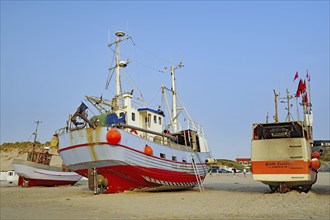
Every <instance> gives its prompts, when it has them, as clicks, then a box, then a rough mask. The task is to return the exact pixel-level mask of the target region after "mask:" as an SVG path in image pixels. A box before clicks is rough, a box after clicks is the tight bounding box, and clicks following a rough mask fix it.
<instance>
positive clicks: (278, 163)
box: [251, 78, 320, 193]
mask: <svg viewBox="0 0 330 220" xmlns="http://www.w3.org/2000/svg"><path fill="white" fill-rule="evenodd" d="M309 82H310V80H309V78H308V92H307V88H306V80H304V81H302V80H300V81H299V85H298V89H297V92H296V95H295V96H292V95H290V93H289V92H288V90H287V91H286V93H287V96H286V97H284V98H281V99H283V100H286V101H282V102H284V103H287V104H288V106H287V108H286V109H287V111H288V113H287V117H286V120H285V121H283V122H279V119H278V111H277V101H278V97H279V94H278V93H276V92H275V90H274V97H275V98H274V101H275V116H274V119H275V122H271V123H268V119H267V121H266V123H256V124H253V127H252V155H251V156H252V158H251V161H252V174H253V179H254V180H256V181H260V182H262V183H264V184H266V185H269V187H270V189H271V191H273V192H281V193H285V192H288V191H290V190H292V189H298V190H300V191H303V192H308V191H309V190H310V189H311V187H312V185H313V184H314V183H315V182H316V180H317V173H318V171H317V170H318V169H319V167H320V161H319V158H320V152H318V151H317V150H315V149H313V132H312V122H313V114H312V104H311V101H310V83H309ZM300 96H301V103H300V104H301V106H302V108H303V113H304V119H303V120H302V121H301V120H299V119H298V120H296V121H294V120H292V119H293V117H292V114H291V112H290V108H291V106H292V105H291V104H290V99H292V98H296V100H297V117H299V108H298V98H299V97H300ZM308 97H309V98H308ZM267 118H268V117H267Z"/></svg>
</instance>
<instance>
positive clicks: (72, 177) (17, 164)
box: [11, 121, 82, 187]
mask: <svg viewBox="0 0 330 220" xmlns="http://www.w3.org/2000/svg"><path fill="white" fill-rule="evenodd" d="M36 123H37V126H36V130H35V132H34V133H33V135H34V142H33V149H32V151H30V152H28V156H27V160H23V159H14V160H13V162H12V164H11V165H12V167H13V168H14V170H15V172H16V174H17V175H18V176H19V178H18V186H22V187H31V186H59V185H73V184H75V183H76V182H78V181H79V180H80V179H81V178H82V176H80V175H79V174H77V173H75V172H71V171H68V169H67V168H66V167H65V165H62V166H51V165H50V162H51V160H52V157H53V156H54V154H51V153H49V149H50V147H45V148H44V151H37V150H35V144H36V142H37V131H38V125H39V123H40V121H37V122H36ZM54 140H56V137H55V139H54Z"/></svg>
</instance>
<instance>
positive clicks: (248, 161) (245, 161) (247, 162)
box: [236, 158, 251, 167]
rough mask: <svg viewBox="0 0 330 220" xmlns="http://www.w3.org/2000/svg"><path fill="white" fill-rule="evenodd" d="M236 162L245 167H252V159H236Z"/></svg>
mask: <svg viewBox="0 0 330 220" xmlns="http://www.w3.org/2000/svg"><path fill="white" fill-rule="evenodd" d="M236 162H237V163H240V164H242V165H244V166H245V167H250V166H251V158H236Z"/></svg>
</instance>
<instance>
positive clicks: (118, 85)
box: [108, 31, 131, 108]
mask: <svg viewBox="0 0 330 220" xmlns="http://www.w3.org/2000/svg"><path fill="white" fill-rule="evenodd" d="M115 35H116V36H117V39H116V41H115V42H114V43H111V44H108V47H109V48H111V46H112V45H114V44H115V45H116V47H115V54H116V66H115V67H112V68H109V70H112V69H114V68H116V98H118V100H117V101H116V105H117V107H118V106H119V103H120V100H119V97H120V94H121V83H120V68H121V67H126V66H127V63H126V64H124V65H121V64H120V50H119V43H120V42H122V41H124V40H127V39H130V38H131V37H130V36H128V37H125V38H124V36H125V33H124V32H122V31H118V32H116V34H115ZM117 107H116V108H117Z"/></svg>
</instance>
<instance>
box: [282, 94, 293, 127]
mask: <svg viewBox="0 0 330 220" xmlns="http://www.w3.org/2000/svg"><path fill="white" fill-rule="evenodd" d="M292 98H293V96H291V95H290V92H289V90H288V89H286V97H285V98H279V99H286V101H281V103H287V104H288V107H287V108H285V109H286V110H288V114H287V115H286V121H290V118H292V120H293V116H292V114H291V112H290V108H291V107H292V105H291V104H290V99H292Z"/></svg>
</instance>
